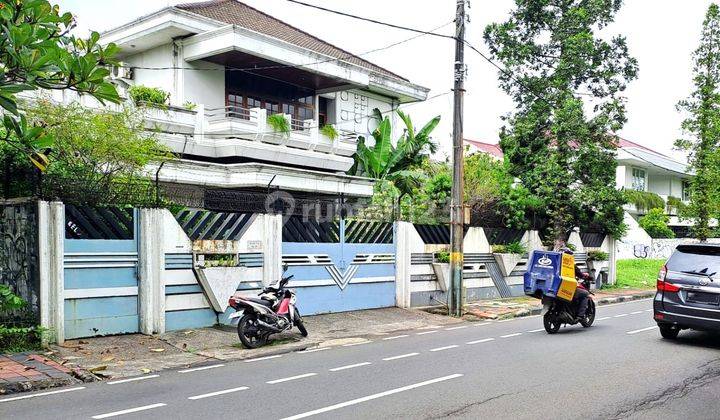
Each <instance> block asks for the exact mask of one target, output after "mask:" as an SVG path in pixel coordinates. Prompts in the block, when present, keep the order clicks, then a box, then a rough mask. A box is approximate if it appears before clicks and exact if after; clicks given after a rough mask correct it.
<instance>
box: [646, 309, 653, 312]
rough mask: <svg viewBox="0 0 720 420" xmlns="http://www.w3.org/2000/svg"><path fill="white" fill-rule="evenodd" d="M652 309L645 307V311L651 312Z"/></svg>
mask: <svg viewBox="0 0 720 420" xmlns="http://www.w3.org/2000/svg"><path fill="white" fill-rule="evenodd" d="M652 311H653V310H652V309H645V312H652Z"/></svg>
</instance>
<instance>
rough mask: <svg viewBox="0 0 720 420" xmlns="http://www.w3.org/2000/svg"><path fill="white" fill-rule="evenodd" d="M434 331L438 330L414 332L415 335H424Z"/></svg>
mask: <svg viewBox="0 0 720 420" xmlns="http://www.w3.org/2000/svg"><path fill="white" fill-rule="evenodd" d="M436 332H438V330H432V331H423V332H419V333H415V334H417V335H426V334H434V333H436Z"/></svg>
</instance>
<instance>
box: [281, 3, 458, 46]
mask: <svg viewBox="0 0 720 420" xmlns="http://www.w3.org/2000/svg"><path fill="white" fill-rule="evenodd" d="M286 1H289V2H290V3H295V4H299V5H301V6H305V7H310V8H313V9H318V10H322V11H324V12H329V13H334V14H336V15H340V16H345V17H349V18H352V19H357V20H362V21H365V22H371V23H375V24H378V25H383V26H388V27H390V28H395V29H402V30H404V31H410V32H416V33H420V34H424V35H433V36H437V37H440V38H447V39H453V40H454V39H455V37H454V36H452V35H443V34H436V33H432V32H431V31H423V30H421V29H416V28H410V27H408V26H401V25H395V24H393V23H388V22H382V21H379V20H375V19H370V18H366V17H363V16H357V15H353V14H350V13H345V12H341V11H339V10H333V9H328V8H327V7H322V6H317V5H314V4H310V3H305V2H302V1H298V0H286Z"/></svg>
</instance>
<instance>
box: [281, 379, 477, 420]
mask: <svg viewBox="0 0 720 420" xmlns="http://www.w3.org/2000/svg"><path fill="white" fill-rule="evenodd" d="M461 376H463V375H462V374H460V373H456V374H454V375H448V376H443V377H442V378H435V379H431V380H429V381H424V382H418V383H416V384H412V385H407V386H403V387H400V388H395V389H390V390H388V391H384V392H379V393H377V394H372V395H368V396H367V397H362V398H356V399H354V400H350V401H345V402H342V403H339V404H335V405H330V406H327V407H323V408H318V409H317V410H312V411H307V412H305V413H301V414H296V415H294V416H290V417H285V418H284V419H281V420H297V419H303V418H305V417H310V416H314V415H316V414H322V413H327V412H328V411H333V410H338V409H340V408H344V407H349V406H351V405H356V404H360V403H364V402H366V401H371V400H375V399H378V398H382V397H387V396H388V395H393V394H398V393H400V392H404V391H410V390H411V389H415V388H420V387H423V386H427V385H432V384H436V383H438V382H443V381H448V380H450V379H455V378H459V377H461Z"/></svg>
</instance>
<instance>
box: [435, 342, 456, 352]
mask: <svg viewBox="0 0 720 420" xmlns="http://www.w3.org/2000/svg"><path fill="white" fill-rule="evenodd" d="M456 347H460V346H458V345H457V344H453V345H451V346H444V347H437V348H434V349H430V351H443V350H450V349H454V348H456Z"/></svg>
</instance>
